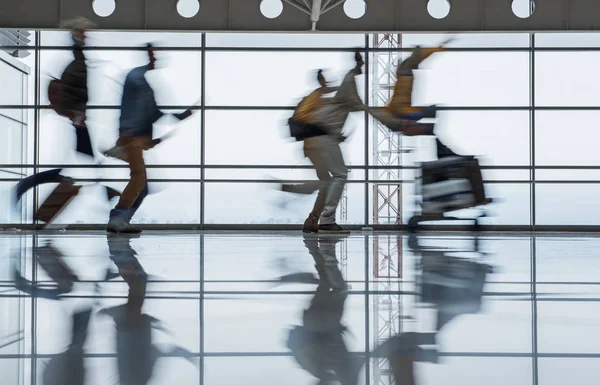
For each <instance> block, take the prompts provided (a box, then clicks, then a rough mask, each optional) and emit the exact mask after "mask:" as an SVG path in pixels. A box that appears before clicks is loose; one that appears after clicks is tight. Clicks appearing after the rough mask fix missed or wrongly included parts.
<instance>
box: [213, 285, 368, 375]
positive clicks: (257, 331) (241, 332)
mask: <svg viewBox="0 0 600 385" xmlns="http://www.w3.org/2000/svg"><path fill="white" fill-rule="evenodd" d="M315 289H316V287H315V286H314V285H311V286H305V287H304V289H303V290H302V292H301V293H298V294H293V295H290V294H277V295H265V294H263V295H260V296H258V298H253V299H252V307H251V310H248V311H246V310H244V309H243V307H240V306H239V304H240V302H241V301H243V302H248V300H249V299H250V298H244V297H245V296H242V297H241V301H240V299H239V298H231V299H213V300H210V301H207V302H206V303H205V307H204V311H205V317H206V324H205V325H206V326H205V327H206V329H205V334H204V335H205V338H206V340H205V349H206V351H207V352H209V353H213V352H247V353H262V352H286V353H289V348H288V346H286V342H285V341H286V340H287V338H288V333H289V330H290V328H293V327H294V326H295V325H302V324H303V323H304V321H303V312H304V310H305V309H306V308H308V307H309V306H310V301H311V300H312V299H313V298H314V296H315V294H316V292H315ZM306 292H309V293H311V294H305V293H306ZM364 302H365V299H364V296H362V295H352V294H350V295H348V297H347V298H346V300H345V301H344V302H343V304H342V305H341V306H342V309H340V310H342V315H341V316H342V317H343V318H342V319H341V324H342V325H345V326H347V327H348V331H349V332H352V334H353V335H354V336H355V338H352V339H350V338H348V339H346V346H347V348H348V350H350V351H364V347H365V345H364V327H365V324H364V320H365V313H364V310H365V309H364ZM336 304H337V302H336ZM311 315H312V316H313V317H314V316H315V315H314V314H311ZM311 315H308V316H307V318H305V319H308V321H306V322H310V321H312V322H319V321H318V320H314V319H313V320H310V319H309V318H310V316H311ZM333 317H334V316H333V315H332V318H333ZM332 322H335V321H332ZM334 325H335V324H334ZM309 327H310V326H309ZM361 336H362V337H361ZM242 340H243V341H244V343H243V344H240V341H242ZM361 340H362V341H361ZM238 370H240V372H241V369H238ZM271 378H272V377H271Z"/></svg>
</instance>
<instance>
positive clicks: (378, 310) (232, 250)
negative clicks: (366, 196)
mask: <svg viewBox="0 0 600 385" xmlns="http://www.w3.org/2000/svg"><path fill="white" fill-rule="evenodd" d="M0 242H1V243H2V244H3V246H4V249H5V250H6V253H5V256H4V258H2V259H0V307H1V310H0V315H1V316H0V369H1V370H2V373H3V374H4V381H3V382H2V383H3V384H4V383H6V384H18V385H21V384H23V385H24V384H28V385H29V384H31V385H34V384H44V385H54V384H56V385H58V384H68V385H80V384H81V385H83V384H96V383H98V384H100V383H114V384H124V385H133V384H135V385H141V384H159V383H177V384H182V385H187V384H212V383H219V384H238V383H242V382H243V383H265V384H267V385H270V384H279V383H282V382H285V383H287V384H338V383H339V384H343V385H346V384H350V385H360V384H386V383H389V384H391V383H396V384H402V385H404V384H419V385H428V384H439V383H463V384H467V385H468V384H476V383H480V382H481V380H482V379H483V380H484V381H486V382H488V383H490V384H494V383H496V382H497V383H500V382H501V383H503V384H504V383H511V384H527V385H534V384H535V385H537V384H540V383H544V384H564V383H569V382H571V381H570V380H569V378H571V377H570V376H576V377H577V379H578V383H592V381H594V379H595V371H596V370H595V365H591V364H590V365H588V364H587V363H588V362H595V360H597V359H598V358H600V351H599V350H598V348H597V346H598V343H599V342H600V333H598V331H599V330H598V329H599V328H598V326H597V325H598V324H599V322H598V321H599V320H598V318H599V317H598V313H597V312H596V311H595V305H596V303H597V302H599V301H600V290H598V289H599V288H600V283H598V281H597V279H596V277H597V274H596V273H597V272H598V271H600V260H599V259H597V258H595V256H596V254H597V251H596V250H597V249H598V247H600V238H596V237H592V236H559V235H537V236H529V235H510V236H507V235H501V234H484V235H481V236H480V237H475V236H474V235H472V234H464V233H454V234H452V233H448V234H443V233H442V234H423V235H419V236H418V237H417V236H408V235H402V234H394V233H377V232H375V233H365V234H360V233H357V234H353V235H351V236H347V237H339V236H334V235H302V234H297V233H292V232H281V233H278V232H274V233H266V232H265V233H243V232H237V233H219V232H207V233H194V232H188V233H186V232H182V233H179V232H173V233H161V232H156V233H152V232H148V233H145V234H144V235H142V236H141V237H140V236H138V237H131V236H127V235H109V236H107V235H106V234H104V233H96V232H81V233H78V232H63V233H54V234H53V233H26V232H23V233H4V234H2V235H0ZM567 260H568V261H569V263H567V262H566V261H567ZM550 360H559V361H560V364H559V365H550V364H548V363H549V362H550ZM590 360H591V361H590ZM559 361H557V362H559ZM571 370H576V372H573V373H571V372H570V371H571ZM550 373H551V375H550ZM573 378H574V377H573ZM540 379H543V381H540Z"/></svg>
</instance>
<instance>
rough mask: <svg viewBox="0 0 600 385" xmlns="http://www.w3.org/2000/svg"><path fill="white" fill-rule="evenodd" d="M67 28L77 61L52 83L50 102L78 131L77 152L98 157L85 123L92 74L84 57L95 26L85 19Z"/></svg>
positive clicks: (76, 131)
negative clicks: (88, 37) (89, 80)
mask: <svg viewBox="0 0 600 385" xmlns="http://www.w3.org/2000/svg"><path fill="white" fill-rule="evenodd" d="M65 26H67V27H69V28H70V29H71V38H72V40H73V46H72V49H73V56H74V59H73V61H71V63H69V65H68V66H67V67H66V68H65V70H64V71H63V73H62V75H61V77H60V79H53V80H52V81H50V84H49V86H48V100H49V101H50V108H52V110H54V111H55V112H56V113H57V114H58V115H60V116H63V117H65V118H68V119H69V120H70V121H71V124H72V125H73V127H74V128H75V134H76V137H77V147H76V151H77V152H78V153H81V154H84V155H88V156H91V157H94V152H93V149H92V142H91V139H90V134H89V131H88V128H87V125H86V122H85V121H86V109H87V103H88V86H87V78H88V72H87V65H86V59H85V55H84V53H83V48H84V47H85V40H86V38H87V36H86V31H87V30H88V29H90V28H92V27H93V26H94V24H93V23H92V22H91V21H89V20H87V19H85V18H77V19H75V20H72V21H70V22H67V23H66V24H65Z"/></svg>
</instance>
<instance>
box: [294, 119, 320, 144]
mask: <svg viewBox="0 0 600 385" xmlns="http://www.w3.org/2000/svg"><path fill="white" fill-rule="evenodd" d="M288 126H290V136H291V137H293V138H296V140H297V141H301V140H304V139H308V138H312V137H315V136H321V135H327V132H326V131H325V130H323V129H322V128H321V127H319V126H317V125H315V124H308V123H301V122H298V121H297V120H295V119H294V117H291V118H290V119H289V120H288Z"/></svg>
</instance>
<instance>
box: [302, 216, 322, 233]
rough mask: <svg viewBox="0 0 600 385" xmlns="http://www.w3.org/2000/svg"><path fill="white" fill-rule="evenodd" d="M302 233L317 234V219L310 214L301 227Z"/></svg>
mask: <svg viewBox="0 0 600 385" xmlns="http://www.w3.org/2000/svg"><path fill="white" fill-rule="evenodd" d="M302 232H303V233H318V232H319V218H317V217H315V216H314V215H312V214H310V215H309V216H308V218H306V220H305V221H304V225H302Z"/></svg>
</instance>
